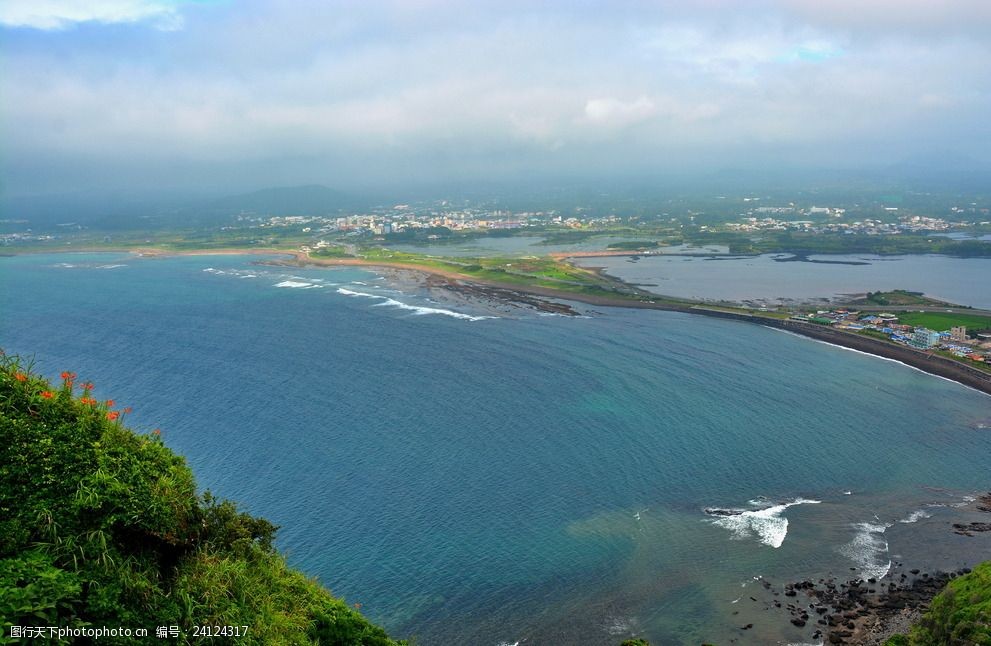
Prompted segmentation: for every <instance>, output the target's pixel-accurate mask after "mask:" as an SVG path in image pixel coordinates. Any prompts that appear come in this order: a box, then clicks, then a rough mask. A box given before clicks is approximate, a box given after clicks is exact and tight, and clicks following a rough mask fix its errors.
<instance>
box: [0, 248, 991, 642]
mask: <svg viewBox="0 0 991 646" xmlns="http://www.w3.org/2000/svg"><path fill="white" fill-rule="evenodd" d="M253 260H254V259H251V258H244V257H188V258H170V259H135V258H132V257H130V256H125V255H110V254H94V255H58V256H54V255H49V256H33V257H14V258H0V284H2V286H3V289H2V290H0V345H2V346H3V348H4V349H5V350H6V351H7V352H9V353H20V354H22V355H33V356H34V359H35V362H36V367H37V369H38V370H40V371H41V372H43V373H44V374H47V375H49V376H55V375H57V374H58V373H59V372H61V371H62V370H64V369H71V370H74V371H76V372H78V373H79V374H80V376H81V377H84V378H86V379H90V380H92V381H94V382H96V384H97V388H98V390H97V393H98V394H99V395H101V396H107V397H111V396H112V397H113V398H114V399H116V400H117V401H118V402H122V405H133V406H134V407H135V413H134V414H133V415H132V416H131V417H130V422H131V423H132V424H133V425H134V426H135V427H136V428H139V429H145V430H150V429H151V428H155V427H160V428H162V429H163V437H164V438H165V440H166V442H167V444H168V445H169V446H171V447H173V448H174V449H175V450H177V451H178V452H180V453H182V454H183V455H185V456H187V458H188V460H189V462H190V464H191V465H192V467H193V468H194V470H195V472H196V473H197V476H198V478H199V481H200V483H201V484H202V485H203V486H204V487H205V488H210V489H212V490H214V491H215V492H217V493H219V494H221V495H223V496H227V497H231V498H234V499H236V500H239V501H241V502H243V503H244V506H245V507H247V508H248V509H249V510H250V511H252V512H254V513H258V514H261V515H264V516H266V517H268V518H270V519H272V520H273V521H274V522H276V523H278V524H280V525H281V526H282V530H281V532H280V534H279V536H280V538H279V545H280V547H281V548H282V549H284V550H286V551H287V552H288V554H289V558H290V561H291V562H292V563H293V564H295V565H298V566H299V567H301V568H303V569H304V570H306V571H307V572H308V573H310V574H312V575H315V576H318V577H319V578H320V579H321V580H322V581H323V582H324V583H325V584H327V585H328V586H329V587H331V588H332V589H333V590H334V591H335V592H337V593H338V594H341V595H343V596H345V597H346V598H347V599H348V600H349V601H351V602H360V603H362V604H363V611H365V612H366V613H367V614H369V615H370V616H371V617H372V618H373V619H375V620H376V621H379V622H382V623H383V624H384V625H385V626H386V627H387V628H388V629H389V630H390V631H391V632H393V633H394V634H397V635H413V634H415V635H418V636H419V639H420V642H419V643H421V644H451V643H473V644H492V645H493V646H494V645H495V644H499V643H503V642H508V643H513V642H516V641H521V643H527V644H535V643H540V644H567V643H590V644H597V643H602V644H615V643H618V642H619V641H620V640H621V639H623V638H624V637H626V636H629V635H632V634H638V635H644V636H646V637H648V638H650V639H652V640H653V641H655V642H656V643H697V642H699V641H701V640H702V639H708V640H712V641H718V642H727V641H728V640H729V639H730V638H734V637H737V638H741V639H742V642H741V643H748V642H747V640H748V639H749V640H751V641H750V642H749V643H767V642H768V641H770V642H772V643H773V641H774V640H778V639H782V640H789V639H793V640H798V639H801V638H803V637H804V638H807V636H808V635H807V634H806V633H803V632H801V631H798V630H797V629H793V628H792V627H791V626H789V625H787V622H786V621H777V622H774V621H770V620H767V619H766V618H761V613H760V612H759V611H758V610H757V609H755V608H752V607H744V606H746V602H747V598H746V596H744V595H743V592H745V591H747V588H748V587H749V586H750V585H752V581H753V579H752V577H754V576H757V575H763V576H767V577H776V578H777V580H781V579H782V578H786V577H790V578H796V577H801V576H819V575H823V574H825V573H827V572H834V573H841V572H849V568H850V567H857V568H859V570H858V572H874V571H878V572H880V571H883V570H884V568H885V566H886V564H887V562H888V561H889V560H892V559H896V558H900V559H904V560H912V561H913V562H917V561H920V560H927V559H928V560H929V561H933V562H940V563H950V564H952V563H954V562H955V559H956V560H961V559H962V560H966V559H967V558H973V556H972V555H971V556H969V557H968V556H960V554H962V553H961V552H960V548H961V547H969V549H970V552H975V550H976V551H979V549H987V543H986V542H985V543H983V544H981V545H983V546H984V547H980V546H979V544H978V543H975V542H974V541H976V540H979V539H965V538H961V537H955V536H954V535H952V534H950V533H949V532H947V531H946V529H945V523H946V521H947V518H948V516H947V514H950V513H952V512H951V508H949V507H926V505H928V504H940V505H949V504H955V503H957V502H959V501H961V500H962V499H963V496H965V495H968V494H972V493H974V492H976V491H978V490H984V489H987V488H988V481H989V478H988V472H987V460H988V456H989V455H991V431H988V430H987V429H986V428H984V429H982V428H981V425H982V424H984V425H987V423H988V422H989V421H991V398H988V397H987V396H985V395H981V394H979V393H976V392H974V391H971V390H968V389H966V388H964V387H962V386H959V385H957V384H953V383H950V382H947V381H945V380H941V379H938V378H934V377H931V376H928V375H924V374H922V373H920V372H917V371H915V370H912V369H909V368H906V367H904V366H901V365H899V364H896V363H893V362H889V361H884V360H880V359H877V358H873V357H868V356H864V355H860V354H857V353H853V352H850V351H846V350H842V349H839V348H834V347H832V346H827V345H824V344H820V343H816V342H812V341H810V340H807V339H803V338H799V337H794V336H791V335H788V334H785V333H781V332H777V331H774V330H770V329H765V328H761V327H758V326H750V325H744V324H738V323H734V322H727V321H721V320H715V319H707V318H703V317H693V316H690V315H683V314H677V313H666V312H647V311H626V310H606V311H602V310H600V311H595V312H589V315H588V317H584V318H565V317H545V316H535V315H532V316H527V315H523V316H517V317H511V318H510V317H504V318H483V319H479V318H477V317H478V315H479V314H481V313H480V312H477V311H472V310H470V309H465V308H454V310H456V311H454V310H450V308H449V307H448V306H446V305H438V304H436V303H431V302H428V301H426V300H425V299H424V297H423V296H422V295H417V294H412V295H404V294H399V293H396V292H394V291H391V290H390V289H389V287H388V286H387V285H386V284H385V283H384V281H382V280H380V279H377V277H376V276H375V275H374V274H372V273H369V272H366V271H362V270H356V269H339V270H317V269H310V270H298V269H292V270H289V269H282V268H277V267H262V266H257V265H254V264H252V262H253ZM280 285H281V286H280ZM341 289H343V290H345V291H344V292H339V291H338V290H341ZM361 294H366V295H370V296H362V295H361ZM387 299H392V300H391V301H390V300H387ZM410 308H421V309H410ZM422 308H430V309H422ZM449 310H450V311H449ZM454 314H460V317H458V316H455V315H454ZM467 317H471V318H467ZM846 491H850V492H851V494H850V495H846V494H845V492H846ZM761 496H762V497H764V498H763V499H761V500H758V497H761ZM798 499H808V500H815V501H820V502H818V503H817V504H813V503H803V504H795V505H793V506H789V507H787V508H784V507H781V508H780V509H778V508H777V507H776V505H779V504H780V503H789V502H794V501H796V500H798ZM749 501H754V503H753V504H751V503H750V502H749ZM706 507H722V508H735V509H742V510H748V511H749V512H750V513H748V514H746V515H741V516H737V517H735V519H734V520H730V521H722V525H721V524H719V523H717V522H714V521H715V520H716V519H715V518H713V517H711V516H707V515H706V514H705V513H704V512H703V509H704V508H706ZM923 509H924V510H927V513H928V514H930V515H931V517H929V518H922V519H921V520H919V521H918V522H914V523H899V522H897V521H898V520H906V519H908V517H909V514H911V513H912V512H913V511H917V510H923ZM761 510H763V511H761ZM968 541H970V542H968ZM778 543H779V546H778V547H774V545H775V544H778ZM934 545H935V547H933V546H934ZM738 597H740V598H743V601H742V602H739V603H737V604H733V603H732V602H733V601H734V600H735V599H737V598H738ZM733 611H740V612H741V614H740V615H739V616H737V615H733V614H732V612H733ZM749 616H754V617H758V622H757V626H756V628H755V629H754V630H753V631H750V632H747V633H740V632H739V631H738V629H737V627H738V626H739V624H741V623H745V622H743V621H742V618H743V617H749ZM748 621H753V619H749V620H748Z"/></svg>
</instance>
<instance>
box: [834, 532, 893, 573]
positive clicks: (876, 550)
mask: <svg viewBox="0 0 991 646" xmlns="http://www.w3.org/2000/svg"><path fill="white" fill-rule="evenodd" d="M889 527H891V525H890V524H886V523H856V524H855V525H854V529H856V530H857V533H856V534H855V535H854V537H853V540H852V541H850V542H849V543H847V544H846V545H844V546H843V547H841V548H840V553H842V554H843V555H844V556H846V557H848V558H850V560H852V561H853V562H854V563H855V564H856V565H857V567H858V568H859V571H860V578H861V580H864V579H872V578H873V579H883V578H884V577H885V576H887V574H888V572H889V571H890V570H891V559H889V558H888V541H887V540H885V538H884V532H885V531H886V530H887V529H888V528H889Z"/></svg>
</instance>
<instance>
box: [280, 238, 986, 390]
mask: <svg viewBox="0 0 991 646" xmlns="http://www.w3.org/2000/svg"><path fill="white" fill-rule="evenodd" d="M294 255H295V258H296V260H297V262H300V263H301V264H312V265H317V266H364V267H389V268H394V269H409V270H413V271H420V272H423V273H426V274H428V275H432V276H437V277H441V278H444V279H447V280H450V281H458V282H460V283H469V284H472V283H474V284H480V285H485V286H488V287H492V288H496V289H499V290H503V291H507V292H517V293H520V294H529V295H533V296H543V297H545V298H557V299H561V300H570V301H576V302H579V303H584V304H586V305H596V306H600V307H626V308H632V309H652V310H663V311H672V312H682V313H686V314H699V315H702V316H710V317H714V318H722V319H730V320H735V321H741V322H744V323H753V324H757V325H763V326H765V327H770V328H774V329H779V330H784V331H787V332H792V333H794V334H798V335H800V336H804V337H807V338H810V339H814V340H816V341H821V342H824V343H828V344H830V345H835V346H839V347H841V348H845V349H849V350H855V351H858V352H863V353H865V354H869V355H873V356H877V357H880V358H882V359H888V360H891V361H896V362H898V363H902V364H905V365H907V366H909V367H911V368H915V369H917V370H921V371H922V372H925V373H927V374H930V375H934V376H937V377H942V378H944V379H948V380H950V381H953V382H956V383H959V384H961V385H964V386H967V387H969V388H973V389H974V390H977V391H979V392H982V393H984V394H986V395H991V373H986V372H983V371H981V370H978V369H977V368H972V367H970V366H967V365H965V364H963V363H960V362H959V361H954V360H953V359H948V358H946V357H943V356H941V355H937V354H933V353H929V352H925V351H922V350H915V349H913V348H910V347H908V346H902V345H896V344H894V343H891V342H889V341H882V340H881V339H874V338H871V337H867V336H861V335H858V334H853V333H849V332H842V331H840V330H836V329H833V328H829V327H825V326H821V325H816V324H814V323H803V322H801V321H794V320H791V319H777V318H772V317H767V316H758V315H756V314H747V313H744V312H732V311H726V310H719V309H713V308H711V307H706V306H704V305H701V304H679V303H672V302H664V301H655V300H643V301H636V300H628V299H621V298H614V297H610V296H606V295H603V296H598V295H592V294H580V293H571V292H566V291H559V290H556V289H551V288H547V287H539V286H536V285H518V284H515V283H499V282H496V281H486V280H478V279H475V278H473V277H471V276H467V275H464V274H459V273H457V272H446V271H441V270H437V269H434V268H433V267H425V266H422V265H415V264H404V263H387V262H377V261H367V260H363V259H360V258H341V259H313V258H310V257H308V256H306V254H303V253H302V252H298V253H296V254H294ZM314 261H316V262H314ZM645 298H647V297H645ZM657 298H662V297H660V296H657Z"/></svg>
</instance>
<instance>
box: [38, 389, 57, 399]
mask: <svg viewBox="0 0 991 646" xmlns="http://www.w3.org/2000/svg"><path fill="white" fill-rule="evenodd" d="M41 396H42V397H44V398H45V399H51V398H52V397H53V396H54V395H53V394H52V391H50V390H42V391H41Z"/></svg>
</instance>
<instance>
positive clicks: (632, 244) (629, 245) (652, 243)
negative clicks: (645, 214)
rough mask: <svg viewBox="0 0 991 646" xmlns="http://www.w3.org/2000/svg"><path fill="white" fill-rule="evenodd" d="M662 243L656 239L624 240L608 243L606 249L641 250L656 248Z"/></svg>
mask: <svg viewBox="0 0 991 646" xmlns="http://www.w3.org/2000/svg"><path fill="white" fill-rule="evenodd" d="M660 246H661V243H659V242H657V241H656V240H623V241H622V242H613V243H610V244H608V245H606V249H613V250H616V251H639V250H640V249H656V248H657V247H660Z"/></svg>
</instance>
